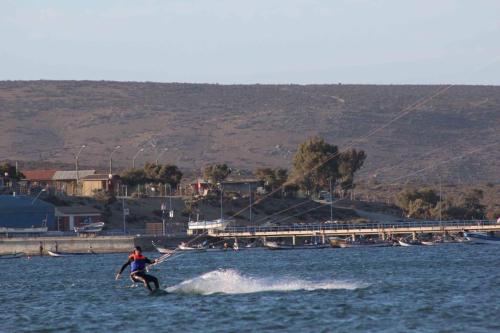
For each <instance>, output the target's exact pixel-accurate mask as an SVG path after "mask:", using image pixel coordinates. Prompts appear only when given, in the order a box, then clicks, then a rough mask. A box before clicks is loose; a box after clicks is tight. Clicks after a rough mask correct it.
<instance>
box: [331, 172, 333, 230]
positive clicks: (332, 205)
mask: <svg viewBox="0 0 500 333" xmlns="http://www.w3.org/2000/svg"><path fill="white" fill-rule="evenodd" d="M331 222H333V193H332V179H331V178H330V223H331Z"/></svg>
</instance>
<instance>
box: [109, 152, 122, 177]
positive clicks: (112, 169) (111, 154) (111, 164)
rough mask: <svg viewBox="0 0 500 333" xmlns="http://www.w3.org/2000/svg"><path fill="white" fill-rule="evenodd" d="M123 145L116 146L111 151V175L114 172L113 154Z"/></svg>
mask: <svg viewBox="0 0 500 333" xmlns="http://www.w3.org/2000/svg"><path fill="white" fill-rule="evenodd" d="M121 147H122V146H115V148H114V149H113V151H112V152H111V154H109V174H110V175H112V174H113V154H114V153H115V151H117V150H118V149H120V148H121Z"/></svg>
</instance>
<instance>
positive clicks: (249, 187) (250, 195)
mask: <svg viewBox="0 0 500 333" xmlns="http://www.w3.org/2000/svg"><path fill="white" fill-rule="evenodd" d="M248 199H249V201H250V205H249V206H248V207H249V209H250V224H252V184H250V183H248Z"/></svg>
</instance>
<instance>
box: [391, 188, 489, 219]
mask: <svg viewBox="0 0 500 333" xmlns="http://www.w3.org/2000/svg"><path fill="white" fill-rule="evenodd" d="M483 196H484V193H483V191H482V190H480V189H472V190H469V191H468V192H466V193H465V194H463V195H462V196H460V197H459V198H458V199H455V200H452V199H450V198H446V199H443V198H442V197H440V195H439V194H438V192H437V191H436V190H434V189H432V188H421V189H405V190H403V191H401V192H400V193H398V195H397V196H396V205H397V206H399V207H400V208H402V209H403V210H404V212H405V213H406V214H407V217H410V218H418V219H443V220H453V219H466V220H472V219H486V218H496V217H498V216H497V213H494V212H490V214H488V212H487V210H486V206H485V205H483V204H482V203H481V200H482V199H483ZM489 215H491V216H489Z"/></svg>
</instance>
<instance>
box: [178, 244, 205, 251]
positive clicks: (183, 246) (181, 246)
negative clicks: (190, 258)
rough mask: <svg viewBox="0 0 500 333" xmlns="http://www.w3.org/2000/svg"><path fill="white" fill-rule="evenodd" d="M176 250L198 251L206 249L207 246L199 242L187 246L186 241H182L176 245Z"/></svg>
mask: <svg viewBox="0 0 500 333" xmlns="http://www.w3.org/2000/svg"><path fill="white" fill-rule="evenodd" d="M177 250H179V251H198V252H203V251H206V250H207V247H206V246H203V245H201V244H199V245H195V246H189V245H187V244H186V243H184V242H183V243H180V244H179V245H178V246H177Z"/></svg>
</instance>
